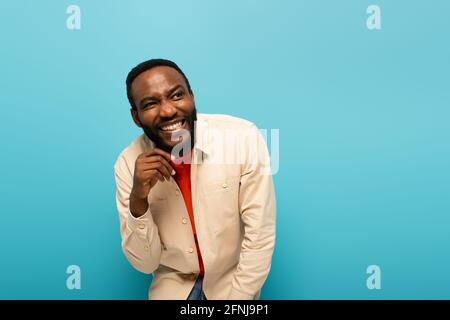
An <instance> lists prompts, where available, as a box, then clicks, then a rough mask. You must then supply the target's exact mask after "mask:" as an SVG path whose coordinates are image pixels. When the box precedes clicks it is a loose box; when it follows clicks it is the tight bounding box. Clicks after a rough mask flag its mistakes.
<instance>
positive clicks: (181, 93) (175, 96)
mask: <svg viewBox="0 0 450 320" xmlns="http://www.w3.org/2000/svg"><path fill="white" fill-rule="evenodd" d="M182 96H183V91H178V92H175V93H174V95H173V97H174V98H181V97H182Z"/></svg>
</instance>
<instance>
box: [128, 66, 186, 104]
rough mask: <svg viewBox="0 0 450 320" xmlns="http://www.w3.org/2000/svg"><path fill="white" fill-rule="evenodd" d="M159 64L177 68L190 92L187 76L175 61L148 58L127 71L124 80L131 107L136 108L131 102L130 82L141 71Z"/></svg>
mask: <svg viewBox="0 0 450 320" xmlns="http://www.w3.org/2000/svg"><path fill="white" fill-rule="evenodd" d="M160 66H166V67H170V68H173V69H175V70H177V71H178V72H179V73H180V74H181V75H182V76H183V78H184V80H185V81H186V86H187V88H188V90H189V93H190V94H192V89H191V85H190V84H189V80H188V78H187V77H186V75H185V74H184V73H183V71H181V69H180V67H178V66H177V64H176V63H175V62H173V61H170V60H166V59H150V60H147V61H144V62H142V63H140V64H138V65H137V66H136V67H134V68H133V69H131V71H130V72H129V73H128V76H127V80H126V84H127V97H128V101H129V102H130V105H131V107H132V108H133V109H135V110H136V106H135V104H134V102H133V97H132V96H131V83H132V82H133V81H134V79H136V77H137V76H138V75H140V74H141V73H142V72H144V71H147V70H150V69H152V68H154V67H160Z"/></svg>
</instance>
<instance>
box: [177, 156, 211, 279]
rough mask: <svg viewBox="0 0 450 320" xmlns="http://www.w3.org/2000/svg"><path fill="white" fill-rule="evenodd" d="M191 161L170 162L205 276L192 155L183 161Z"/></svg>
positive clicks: (201, 271) (201, 269)
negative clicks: (193, 193) (193, 192)
mask: <svg viewBox="0 0 450 320" xmlns="http://www.w3.org/2000/svg"><path fill="white" fill-rule="evenodd" d="M186 159H189V161H185V162H188V163H184V162H183V163H180V164H176V163H174V162H173V161H171V162H170V164H171V165H172V167H173V168H174V170H175V172H176V174H175V175H173V178H174V179H175V181H176V182H177V184H178V187H179V188H180V190H181V193H182V194H183V199H184V204H185V205H186V209H187V212H188V214H189V220H190V221H191V227H192V232H193V233H194V240H195V246H196V247H197V255H198V264H199V266H200V275H201V276H203V275H204V274H205V267H204V266H203V259H202V255H201V253H200V247H199V245H198V239H197V231H196V230H195V220H194V210H193V208H192V193H191V164H190V160H191V153H189V154H187V155H186V156H185V157H183V160H186Z"/></svg>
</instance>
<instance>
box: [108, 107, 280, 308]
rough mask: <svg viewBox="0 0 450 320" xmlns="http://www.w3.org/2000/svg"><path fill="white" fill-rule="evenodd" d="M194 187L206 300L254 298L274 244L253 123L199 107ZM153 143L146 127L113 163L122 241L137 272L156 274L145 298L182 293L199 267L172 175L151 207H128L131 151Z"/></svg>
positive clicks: (157, 189) (265, 158)
mask: <svg viewBox="0 0 450 320" xmlns="http://www.w3.org/2000/svg"><path fill="white" fill-rule="evenodd" d="M195 136H196V143H195V145H194V148H193V150H192V158H193V160H192V163H191V192H192V205H193V210H194V216H195V218H194V219H195V226H196V231H197V236H198V242H199V246H200V252H201V254H202V258H203V262H204V267H205V275H204V279H203V291H204V293H205V295H206V297H207V298H208V299H211V300H215V299H258V298H259V295H260V290H261V287H262V286H263V284H264V282H265V280H266V278H267V275H268V273H269V270H270V266H271V259H272V253H273V250H274V244H275V211H276V204H275V193H274V186H273V181H272V175H271V174H270V161H269V154H268V151H267V147H266V144H265V142H264V139H263V136H262V135H261V133H260V132H259V130H258V129H257V128H256V126H255V125H254V124H252V123H251V122H248V121H246V120H243V119H239V118H236V117H231V116H226V115H206V114H198V115H197V122H196V125H195ZM153 147H154V144H153V142H152V141H151V140H149V139H148V138H147V136H146V135H145V134H143V135H141V136H140V137H138V138H137V139H136V140H134V141H133V142H132V143H131V144H130V145H129V146H128V147H127V148H126V149H124V150H123V151H122V153H121V154H120V156H119V157H118V159H117V161H116V163H115V166H114V170H115V178H116V187H117V193H116V201H117V208H118V211H119V217H120V232H121V235H122V248H123V252H124V253H125V255H126V257H127V259H128V261H129V262H130V263H131V264H132V265H133V266H134V267H135V268H136V269H137V270H139V271H141V272H144V273H147V274H150V273H153V280H152V283H151V285H150V288H149V299H186V298H187V297H188V295H189V293H190V291H191V289H192V287H193V285H194V283H195V280H196V278H197V275H198V273H199V264H198V258H197V251H196V249H195V241H194V236H193V233H192V228H191V225H190V223H189V215H188V212H187V209H186V206H185V203H184V200H183V196H182V194H181V191H180V189H179V188H178V185H177V183H176V182H175V180H174V179H173V178H171V179H170V181H164V182H157V183H156V185H155V186H154V187H153V188H152V189H151V190H150V194H149V196H148V202H149V209H148V210H147V212H146V213H145V214H144V215H143V216H141V217H139V218H135V217H134V216H133V215H132V214H131V213H130V210H129V196H130V192H131V189H132V186H133V174H134V165H135V161H136V158H137V157H138V156H139V155H140V154H141V153H143V152H145V151H147V150H150V149H152V148H153Z"/></svg>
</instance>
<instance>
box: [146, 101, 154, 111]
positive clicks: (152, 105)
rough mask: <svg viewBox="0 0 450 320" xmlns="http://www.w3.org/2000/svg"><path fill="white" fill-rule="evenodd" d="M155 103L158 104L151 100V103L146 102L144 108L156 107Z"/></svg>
mask: <svg viewBox="0 0 450 320" xmlns="http://www.w3.org/2000/svg"><path fill="white" fill-rule="evenodd" d="M155 104H156V103H155V102H149V103H146V104H145V105H144V109H147V108H151V107H154V106H155Z"/></svg>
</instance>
